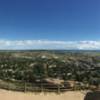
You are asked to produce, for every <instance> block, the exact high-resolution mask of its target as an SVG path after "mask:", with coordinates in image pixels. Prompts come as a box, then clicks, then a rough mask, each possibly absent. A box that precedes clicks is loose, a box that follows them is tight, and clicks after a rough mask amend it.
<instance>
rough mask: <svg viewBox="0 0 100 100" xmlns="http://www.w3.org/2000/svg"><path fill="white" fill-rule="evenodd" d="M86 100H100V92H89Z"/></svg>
mask: <svg viewBox="0 0 100 100" xmlns="http://www.w3.org/2000/svg"><path fill="white" fill-rule="evenodd" d="M84 100H100V91H95V92H88V93H87V94H86V96H85V98H84Z"/></svg>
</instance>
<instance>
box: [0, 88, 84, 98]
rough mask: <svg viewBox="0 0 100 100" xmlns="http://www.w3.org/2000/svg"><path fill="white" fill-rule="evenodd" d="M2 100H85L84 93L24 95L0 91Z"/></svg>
mask: <svg viewBox="0 0 100 100" xmlns="http://www.w3.org/2000/svg"><path fill="white" fill-rule="evenodd" d="M0 100H84V93H82V92H79V91H77V92H71V91H69V92H66V93H63V94H60V95H58V94H54V93H46V94H45V93H38V94H35V93H22V92H13V91H6V90H1V89H0Z"/></svg>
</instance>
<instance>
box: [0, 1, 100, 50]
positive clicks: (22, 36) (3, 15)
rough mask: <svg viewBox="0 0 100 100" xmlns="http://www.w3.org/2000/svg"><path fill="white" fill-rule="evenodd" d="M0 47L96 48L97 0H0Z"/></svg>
mask: <svg viewBox="0 0 100 100" xmlns="http://www.w3.org/2000/svg"><path fill="white" fill-rule="evenodd" d="M0 49H86V50H87V49H89V50H90V49H91V50H92V49H93V50H94V49H100V0H0Z"/></svg>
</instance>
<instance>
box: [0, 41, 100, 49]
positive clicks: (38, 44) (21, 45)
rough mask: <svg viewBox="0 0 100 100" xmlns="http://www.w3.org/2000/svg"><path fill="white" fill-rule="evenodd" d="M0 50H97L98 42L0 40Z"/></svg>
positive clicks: (99, 42) (99, 45)
mask: <svg viewBox="0 0 100 100" xmlns="http://www.w3.org/2000/svg"><path fill="white" fill-rule="evenodd" d="M0 49H79V50H80V49H82V50H99V49H100V41H50V40H0Z"/></svg>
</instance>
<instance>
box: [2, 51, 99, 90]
mask: <svg viewBox="0 0 100 100" xmlns="http://www.w3.org/2000/svg"><path fill="white" fill-rule="evenodd" d="M47 78H48V79H59V80H63V81H64V82H63V83H61V85H63V87H65V88H67V83H68V82H69V84H71V83H70V82H74V85H73V87H71V88H72V89H75V90H77V89H100V52H91V51H1V52H0V80H1V81H4V82H10V84H12V83H14V82H15V83H16V84H17V82H21V83H22V84H23V83H24V86H25V84H26V83H30V84H34V85H35V87H41V83H43V82H44V80H45V79H47ZM1 83H2V82H0V87H1V88H2V86H1ZM47 83H48V82H47V81H45V84H47ZM52 83H53V82H52ZM16 84H14V85H16ZM53 85H54V84H53ZM16 86H17V85H16ZM19 86H20V87H21V86H23V85H19ZM63 87H62V88H63ZM44 88H46V86H44Z"/></svg>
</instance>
